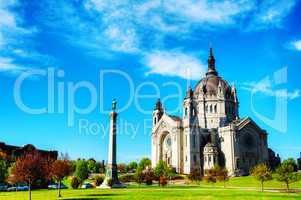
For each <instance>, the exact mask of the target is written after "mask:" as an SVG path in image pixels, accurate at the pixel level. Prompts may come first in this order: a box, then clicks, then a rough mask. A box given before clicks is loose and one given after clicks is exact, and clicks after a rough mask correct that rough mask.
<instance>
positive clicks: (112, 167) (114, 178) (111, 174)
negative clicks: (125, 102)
mask: <svg viewBox="0 0 301 200" xmlns="http://www.w3.org/2000/svg"><path fill="white" fill-rule="evenodd" d="M116 104H117V102H116V100H115V99H114V100H113V102H112V112H111V113H110V135H109V137H110V139H109V149H108V164H107V168H106V176H105V180H104V181H103V183H102V185H101V186H100V188H118V187H124V185H123V184H122V183H120V182H119V180H118V171H117V162H116V139H117V138H116V123H117V113H116Z"/></svg>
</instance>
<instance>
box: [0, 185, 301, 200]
mask: <svg viewBox="0 0 301 200" xmlns="http://www.w3.org/2000/svg"><path fill="white" fill-rule="evenodd" d="M27 195H28V193H27V192H18V193H0V199H1V200H23V199H24V200H26V199H27ZM62 195H63V198H62V199H69V200H79V199H86V200H97V199H143V200H152V199H205V200H206V199H217V200H218V199H231V200H235V199H237V200H242V199H254V200H255V199H256V200H257V199H301V194H300V193H278V192H264V193H262V192H257V191H249V190H241V189H223V188H214V189H213V188H205V187H197V186H178V187H176V186H173V187H166V188H158V187H141V188H137V187H129V188H126V189H114V190H98V189H91V190H64V191H63V192H62ZM32 197H33V200H52V199H56V191H48V190H39V191H34V192H33V196H32Z"/></svg>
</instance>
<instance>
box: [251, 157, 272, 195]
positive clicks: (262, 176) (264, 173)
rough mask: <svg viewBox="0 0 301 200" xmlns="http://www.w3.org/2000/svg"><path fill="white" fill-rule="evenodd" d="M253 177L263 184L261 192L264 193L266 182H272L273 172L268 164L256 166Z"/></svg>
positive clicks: (252, 171) (252, 172) (252, 173)
mask: <svg viewBox="0 0 301 200" xmlns="http://www.w3.org/2000/svg"><path fill="white" fill-rule="evenodd" d="M251 175H252V176H254V177H255V178H256V180H258V181H260V183H261V191H262V192H263V184H264V182H265V181H269V180H272V179H273V178H272V172H271V170H270V169H269V167H268V166H267V165H266V164H264V163H263V164H259V165H256V166H255V167H254V168H253V169H252V170H251Z"/></svg>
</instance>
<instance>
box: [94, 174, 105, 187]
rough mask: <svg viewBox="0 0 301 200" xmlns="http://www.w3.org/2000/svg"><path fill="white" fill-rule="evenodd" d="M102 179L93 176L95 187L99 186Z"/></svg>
mask: <svg viewBox="0 0 301 200" xmlns="http://www.w3.org/2000/svg"><path fill="white" fill-rule="evenodd" d="M103 180H104V178H103V177H102V176H95V185H96V186H100V185H101V184H102V182H103Z"/></svg>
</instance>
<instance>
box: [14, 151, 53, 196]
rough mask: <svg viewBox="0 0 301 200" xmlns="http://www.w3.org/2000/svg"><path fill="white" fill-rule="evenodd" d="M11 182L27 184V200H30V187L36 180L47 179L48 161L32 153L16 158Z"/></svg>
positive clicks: (34, 152) (36, 153)
mask: <svg viewBox="0 0 301 200" xmlns="http://www.w3.org/2000/svg"><path fill="white" fill-rule="evenodd" d="M11 177H12V179H11V180H12V181H13V182H15V183H27V185H28V187H29V200H31V187H32V184H33V183H34V182H36V181H37V180H45V179H48V178H49V165H48V160H47V159H46V158H44V157H42V156H41V155H40V154H39V153H38V152H36V151H33V152H31V153H28V154H25V155H23V156H22V157H20V158H18V159H17V161H16V163H15V165H14V167H13V168H12V171H11Z"/></svg>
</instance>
